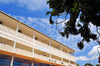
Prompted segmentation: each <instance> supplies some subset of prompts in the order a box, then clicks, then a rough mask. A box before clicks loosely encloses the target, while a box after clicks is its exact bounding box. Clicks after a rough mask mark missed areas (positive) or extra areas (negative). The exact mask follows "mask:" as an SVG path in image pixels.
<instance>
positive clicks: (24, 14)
mask: <svg viewBox="0 0 100 66" xmlns="http://www.w3.org/2000/svg"><path fill="white" fill-rule="evenodd" d="M0 10H1V11H3V12H5V13H7V14H9V15H11V16H12V17H14V18H16V19H18V20H20V21H22V22H24V23H25V24H27V25H29V26H31V27H33V28H35V29H37V30H38V31H40V32H42V33H44V34H46V35H48V36H49V37H51V38H53V39H55V40H57V41H59V42H61V43H62V44H64V45H66V46H68V47H70V48H72V49H74V50H75V51H76V52H75V56H76V62H77V63H79V64H80V66H82V65H84V64H85V63H90V62H91V63H92V64H96V63H98V53H97V47H98V44H97V43H96V42H95V41H92V40H91V42H90V43H87V42H84V44H85V46H84V49H83V50H79V49H78V47H77V42H78V41H80V40H81V39H82V38H81V37H80V35H78V36H72V35H70V36H69V39H66V38H65V37H62V36H61V35H60V34H59V33H58V32H57V30H56V27H55V24H54V25H50V24H49V15H48V16H47V15H45V14H46V12H47V11H50V9H49V7H48V5H47V4H46V0H0ZM63 19H64V18H63V17H60V18H59V21H62V20H63ZM68 19H69V16H68V17H67V20H68ZM54 20H56V19H55V18H54ZM67 20H66V21H67ZM63 25H64V24H60V25H58V28H61V27H63ZM90 29H91V30H92V32H94V33H96V32H95V26H93V25H92V24H91V26H90Z"/></svg>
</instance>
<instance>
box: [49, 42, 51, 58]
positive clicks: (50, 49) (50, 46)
mask: <svg viewBox="0 0 100 66" xmlns="http://www.w3.org/2000/svg"><path fill="white" fill-rule="evenodd" d="M49 45H50V59H51V41H49Z"/></svg>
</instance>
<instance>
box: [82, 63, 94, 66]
mask: <svg viewBox="0 0 100 66" xmlns="http://www.w3.org/2000/svg"><path fill="white" fill-rule="evenodd" d="M84 66H93V64H91V63H86V64H85V65H84Z"/></svg>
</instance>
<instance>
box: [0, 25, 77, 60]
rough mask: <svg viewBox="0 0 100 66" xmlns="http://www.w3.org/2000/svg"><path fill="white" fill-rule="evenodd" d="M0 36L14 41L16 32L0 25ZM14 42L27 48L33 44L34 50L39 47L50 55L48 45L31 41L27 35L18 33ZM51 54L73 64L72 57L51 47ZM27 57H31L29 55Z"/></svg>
mask: <svg viewBox="0 0 100 66" xmlns="http://www.w3.org/2000/svg"><path fill="white" fill-rule="evenodd" d="M0 36H1V37H4V38H6V39H10V40H12V41H15V37H16V31H15V30H13V29H11V28H9V27H6V26H4V25H1V24H0ZM34 41H35V43H34ZM16 42H18V43H20V44H23V45H26V46H29V47H33V44H34V48H35V49H38V50H39V47H42V48H43V49H46V51H45V52H47V53H50V46H49V45H47V44H45V43H42V42H40V41H38V40H35V39H33V38H31V37H29V36H27V35H24V34H22V33H19V32H18V34H17V39H16ZM16 49H17V48H16ZM9 51H11V50H9ZM41 51H44V50H41ZM16 52H17V50H16ZM18 53H19V52H18ZM26 53H28V52H26ZM19 54H20V53H19ZM51 54H52V55H55V56H58V57H62V58H65V59H67V60H71V61H73V62H75V57H74V56H71V55H70V54H67V53H65V52H62V51H61V50H58V49H56V48H54V47H51ZM25 55H27V54H25ZM29 57H31V54H30V56H29Z"/></svg>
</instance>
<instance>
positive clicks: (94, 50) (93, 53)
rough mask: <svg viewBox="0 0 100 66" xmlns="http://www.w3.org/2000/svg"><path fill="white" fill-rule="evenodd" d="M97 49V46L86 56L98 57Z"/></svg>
mask: <svg viewBox="0 0 100 66" xmlns="http://www.w3.org/2000/svg"><path fill="white" fill-rule="evenodd" d="M97 47H99V45H97V46H94V47H93V49H92V50H91V51H90V52H89V53H88V55H98V52H97ZM99 50H100V49H99Z"/></svg>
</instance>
